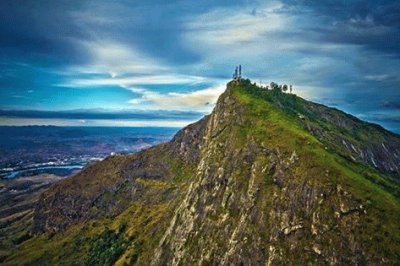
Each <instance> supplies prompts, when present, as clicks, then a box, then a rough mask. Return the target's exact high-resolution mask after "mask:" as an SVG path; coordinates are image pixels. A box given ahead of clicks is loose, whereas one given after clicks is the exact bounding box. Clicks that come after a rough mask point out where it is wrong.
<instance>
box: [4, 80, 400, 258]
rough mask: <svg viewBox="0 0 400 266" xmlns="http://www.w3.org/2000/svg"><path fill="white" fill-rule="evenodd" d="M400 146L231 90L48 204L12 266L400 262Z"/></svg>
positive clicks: (363, 127)
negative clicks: (162, 138)
mask: <svg viewBox="0 0 400 266" xmlns="http://www.w3.org/2000/svg"><path fill="white" fill-rule="evenodd" d="M399 143H400V138H399V136H398V135H395V134H392V133H389V132H387V131H385V130H384V129H382V128H380V127H377V126H374V125H371V124H368V123H365V122H362V121H359V120H358V119H356V118H354V117H351V116H349V115H346V114H344V113H342V112H340V111H337V110H334V109H330V108H327V107H324V106H321V105H317V104H314V103H310V102H307V101H305V100H303V99H301V98H298V97H296V96H294V95H287V94H282V93H281V92H278V91H265V90H263V89H261V88H258V87H256V86H254V85H252V84H251V83H250V82H249V81H247V80H243V81H241V82H240V83H236V82H231V83H229V84H228V86H227V90H226V91H225V92H224V93H223V94H222V95H221V97H220V98H219V100H218V103H217V105H216V107H215V109H214V111H213V112H212V113H211V114H210V115H209V116H206V117H205V118H203V119H202V120H200V121H199V122H197V123H195V124H192V125H190V126H188V127H186V128H184V129H183V130H181V131H180V132H179V133H178V134H177V135H176V136H175V137H174V139H173V140H172V141H171V142H169V143H166V144H163V145H160V146H157V147H154V148H151V149H149V150H146V151H143V152H141V153H138V154H135V155H129V156H113V157H110V158H108V159H106V160H105V161H103V162H100V163H98V164H96V165H93V166H90V167H89V168H87V169H85V170H84V171H83V172H82V173H80V174H78V175H77V176H74V177H72V178H70V179H68V180H65V181H63V182H61V183H59V184H57V185H56V186H54V187H53V188H52V189H50V190H49V191H47V192H46V193H44V194H43V195H42V197H41V200H40V201H39V204H38V205H37V207H36V211H35V219H34V232H35V234H36V235H37V236H36V237H34V238H32V239H30V240H28V241H26V242H25V243H23V245H22V246H21V247H20V249H19V253H16V254H15V255H14V256H12V257H9V258H8V259H7V260H6V263H7V262H9V263H10V264H12V263H16V262H18V263H32V262H36V263H39V262H40V263H46V262H55V261H62V262H64V263H67V264H71V263H72V264H84V263H87V264H91V263H94V264H96V263H97V264H113V263H115V264H121V265H123V264H124V263H127V264H135V263H136V264H138V265H148V264H152V265H192V264H195V265H202V264H211V265H232V264H234V265H237V264H239V265H240V264H242V265H264V264H267V265H281V264H306V263H317V264H347V263H355V264H396V263H399V261H400V257H399V254H400V228H399V222H398V221H399V220H400V203H399V195H400V194H399V184H398V180H399V173H400V172H399V168H398V166H399V165H400V161H399V157H400V156H399V155H400V144H399ZM21 254H24V255H21ZM72 254H74V256H72ZM78 254H79V256H78ZM104 254H106V255H104Z"/></svg>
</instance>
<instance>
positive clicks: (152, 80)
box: [59, 73, 210, 88]
mask: <svg viewBox="0 0 400 266" xmlns="http://www.w3.org/2000/svg"><path fill="white" fill-rule="evenodd" d="M204 81H208V82H209V81H210V79H207V78H205V77H199V76H189V75H179V74H172V73H171V74H169V75H168V74H165V75H140V76H128V77H121V78H118V77H117V75H116V74H115V75H114V77H113V76H112V75H111V77H109V78H98V77H92V76H89V77H86V78H75V79H71V80H69V81H68V82H66V83H62V84H59V86H63V87H73V88H87V87H97V86H120V87H122V88H128V87H129V86H133V85H157V84H196V83H201V82H204Z"/></svg>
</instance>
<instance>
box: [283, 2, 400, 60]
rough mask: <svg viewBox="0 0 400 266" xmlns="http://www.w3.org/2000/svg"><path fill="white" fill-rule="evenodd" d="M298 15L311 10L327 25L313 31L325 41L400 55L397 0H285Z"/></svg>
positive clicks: (316, 27)
mask: <svg viewBox="0 0 400 266" xmlns="http://www.w3.org/2000/svg"><path fill="white" fill-rule="evenodd" d="M284 2H285V3H286V4H287V5H288V6H289V7H292V8H294V9H295V10H299V12H304V10H309V11H310V12H311V14H312V16H315V17H320V18H322V19H323V20H325V22H326V23H324V24H319V25H317V26H315V27H314V28H313V30H315V31H319V32H321V33H323V36H322V40H324V41H331V42H337V43H348V44H357V45H364V46H365V47H366V48H370V49H374V50H377V51H379V52H382V51H384V52H387V53H390V54H392V55H395V56H397V57H398V56H399V54H400V46H399V45H398V43H399V42H400V2H399V1H395V0H378V1H365V0H339V1H337V0H329V1H317V0H284Z"/></svg>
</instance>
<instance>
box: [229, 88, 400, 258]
mask: <svg viewBox="0 0 400 266" xmlns="http://www.w3.org/2000/svg"><path fill="white" fill-rule="evenodd" d="M234 93H235V96H236V97H237V98H238V99H240V100H241V101H242V102H243V103H244V104H245V105H246V106H248V107H249V108H248V109H247V111H246V115H247V116H248V119H246V121H252V122H251V125H250V124H249V125H246V126H245V127H243V128H240V131H241V132H242V134H245V135H251V136H253V137H255V138H258V141H260V142H263V141H264V142H265V143H266V144H267V145H268V146H270V147H271V148H276V147H278V148H280V150H281V151H283V153H285V152H286V153H287V154H288V155H289V154H290V152H292V151H293V150H295V151H296V153H297V154H298V155H299V157H300V158H306V160H302V162H303V165H301V166H300V167H297V168H296V173H293V174H294V175H295V176H297V177H298V178H299V179H301V178H306V176H308V177H310V178H315V179H314V182H321V185H324V183H331V184H332V185H333V184H341V185H342V186H343V187H345V188H346V190H347V191H348V192H350V193H351V194H352V195H353V196H354V197H355V198H356V199H357V200H358V201H359V202H362V203H364V204H366V205H367V212H368V215H367V219H366V220H365V221H364V222H363V226H362V227H361V228H360V229H359V230H360V231H359V232H355V235H357V237H359V238H360V241H361V242H362V243H363V245H364V247H367V249H368V250H370V251H371V252H375V253H376V254H386V255H387V256H388V257H390V258H393V260H394V261H398V262H399V260H400V258H399V254H398V252H399V250H400V226H399V222H398V221H400V202H399V193H398V191H399V185H397V184H395V183H394V182H391V181H390V179H388V178H387V177H385V176H382V175H381V174H379V173H378V172H376V171H375V170H374V169H372V168H369V167H367V166H365V165H363V164H360V163H354V162H352V161H350V160H347V159H346V158H345V157H344V156H343V154H342V153H341V151H339V152H333V151H332V150H330V149H328V150H327V149H326V145H325V144H326V143H321V142H320V141H319V140H317V139H316V138H315V137H314V136H312V135H311V134H309V133H308V132H307V131H305V130H304V128H303V125H302V122H301V120H300V119H299V118H298V116H297V114H296V113H295V112H282V111H281V108H280V107H278V106H277V105H276V102H277V101H280V102H282V101H289V103H290V104H291V105H292V106H296V105H297V106H298V105H300V106H301V105H304V100H303V99H301V98H298V97H296V96H294V95H285V94H282V93H280V92H272V91H265V90H261V89H259V88H258V87H256V86H254V85H251V84H248V83H247V84H241V86H240V87H239V88H238V89H235V91H234ZM297 102H299V103H297ZM325 126H326V125H325ZM330 126H331V125H330ZM331 130H336V129H335V128H334V127H333V126H331ZM341 134H345V133H343V132H341ZM378 137H379V136H378ZM327 172H328V173H329V176H328V177H326V176H325V175H324V174H325V173H327ZM305 173H306V174H305Z"/></svg>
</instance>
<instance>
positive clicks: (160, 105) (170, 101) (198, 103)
mask: <svg viewBox="0 0 400 266" xmlns="http://www.w3.org/2000/svg"><path fill="white" fill-rule="evenodd" d="M132 90H134V91H135V92H138V93H141V94H142V96H141V97H140V98H135V99H131V100H130V101H129V102H130V103H131V104H133V105H135V107H136V108H140V107H141V106H144V107H145V108H146V109H164V110H196V111H210V110H211V109H212V107H213V106H214V104H215V102H216V101H217V99H218V97H219V95H220V94H221V93H222V92H223V91H224V90H225V86H224V85H223V86H222V85H221V86H216V87H211V88H207V89H203V90H197V91H193V92H188V93H176V92H169V93H167V94H161V93H158V92H155V91H150V90H145V89H135V88H133V89H132Z"/></svg>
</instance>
